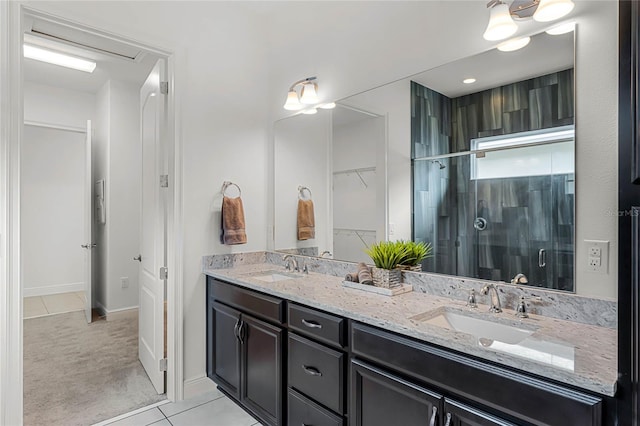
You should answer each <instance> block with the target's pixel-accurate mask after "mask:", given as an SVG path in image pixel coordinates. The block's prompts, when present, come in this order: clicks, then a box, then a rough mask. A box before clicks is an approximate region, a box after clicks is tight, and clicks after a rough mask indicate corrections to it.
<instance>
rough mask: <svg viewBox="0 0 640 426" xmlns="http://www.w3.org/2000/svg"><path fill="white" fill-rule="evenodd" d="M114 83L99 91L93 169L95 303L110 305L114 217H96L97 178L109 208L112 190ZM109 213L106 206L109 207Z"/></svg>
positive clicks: (105, 203) (109, 83)
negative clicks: (101, 221) (102, 183)
mask: <svg viewBox="0 0 640 426" xmlns="http://www.w3.org/2000/svg"><path fill="white" fill-rule="evenodd" d="M110 87H111V82H109V81H107V82H106V83H105V84H104V85H103V86H102V87H101V88H100V90H99V91H98V93H97V94H96V118H97V119H96V123H95V125H94V133H93V139H92V145H93V147H92V148H93V149H92V151H91V154H92V173H93V182H94V189H93V198H94V221H93V237H94V239H95V243H96V248H95V249H93V251H92V253H91V255H92V272H93V288H92V293H93V303H94V306H102V307H106V306H107V286H106V285H105V283H107V282H108V278H107V271H108V267H107V264H108V254H109V252H108V250H107V248H108V247H109V226H110V225H111V222H110V221H107V222H106V223H105V224H98V223H96V220H95V182H96V181H98V180H101V179H102V180H104V181H105V191H104V198H105V202H104V206H105V208H106V209H108V208H109V205H110V203H107V197H108V192H107V190H106V188H107V185H108V184H109V180H108V170H109V134H110V128H109V120H110V119H109V116H110V112H111V111H110V108H109V105H110V93H111V91H110ZM105 215H106V210H105Z"/></svg>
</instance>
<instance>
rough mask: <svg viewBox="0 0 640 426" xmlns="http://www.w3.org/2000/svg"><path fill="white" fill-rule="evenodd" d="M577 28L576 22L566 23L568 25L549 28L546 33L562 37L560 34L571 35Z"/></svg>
mask: <svg viewBox="0 0 640 426" xmlns="http://www.w3.org/2000/svg"><path fill="white" fill-rule="evenodd" d="M575 28H576V23H575V22H566V23H564V24H560V25H558V26H556V27H553V28H549V29H548V30H547V31H545V33H547V34H549V35H560V34H566V33H570V32H571V31H573V30H574V29H575Z"/></svg>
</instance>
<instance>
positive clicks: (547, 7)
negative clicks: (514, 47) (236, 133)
mask: <svg viewBox="0 0 640 426" xmlns="http://www.w3.org/2000/svg"><path fill="white" fill-rule="evenodd" d="M574 6H575V4H574V3H573V1H572V0H512V2H511V5H508V4H506V3H505V2H503V1H502V0H491V1H490V2H489V3H487V8H488V9H490V16H489V24H488V25H487V29H486V30H485V32H484V34H483V37H484V39H485V40H489V41H498V40H504V39H506V38H509V37H511V36H512V35H513V34H514V33H515V32H516V31H517V30H518V25H517V24H516V23H515V22H514V19H515V20H520V21H523V20H527V19H530V18H533V19H534V20H535V21H538V22H550V21H555V20H556V19H560V18H562V17H563V16H565V15H567V14H568V13H569V12H571V11H572V10H573V7H574Z"/></svg>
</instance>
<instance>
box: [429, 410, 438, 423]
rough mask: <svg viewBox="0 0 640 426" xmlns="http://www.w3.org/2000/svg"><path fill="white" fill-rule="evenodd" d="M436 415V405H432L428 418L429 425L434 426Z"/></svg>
mask: <svg viewBox="0 0 640 426" xmlns="http://www.w3.org/2000/svg"><path fill="white" fill-rule="evenodd" d="M437 415H438V407H433V414H432V415H431V420H429V426H436V416H437Z"/></svg>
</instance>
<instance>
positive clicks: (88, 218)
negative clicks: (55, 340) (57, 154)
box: [82, 120, 96, 322]
mask: <svg viewBox="0 0 640 426" xmlns="http://www.w3.org/2000/svg"><path fill="white" fill-rule="evenodd" d="M84 167H85V168H84V203H83V204H84V214H83V216H84V241H85V243H84V244H83V245H82V248H84V249H85V250H84V297H85V301H84V304H85V305H84V313H85V316H86V317H87V322H91V300H92V299H91V287H92V282H93V276H92V271H91V257H92V256H91V252H92V251H93V250H92V249H93V248H94V247H95V246H96V245H95V244H94V243H93V239H92V238H91V234H92V233H91V229H92V228H93V197H92V196H91V189H92V188H93V177H92V176H91V120H87V138H86V142H85V166H84Z"/></svg>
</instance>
